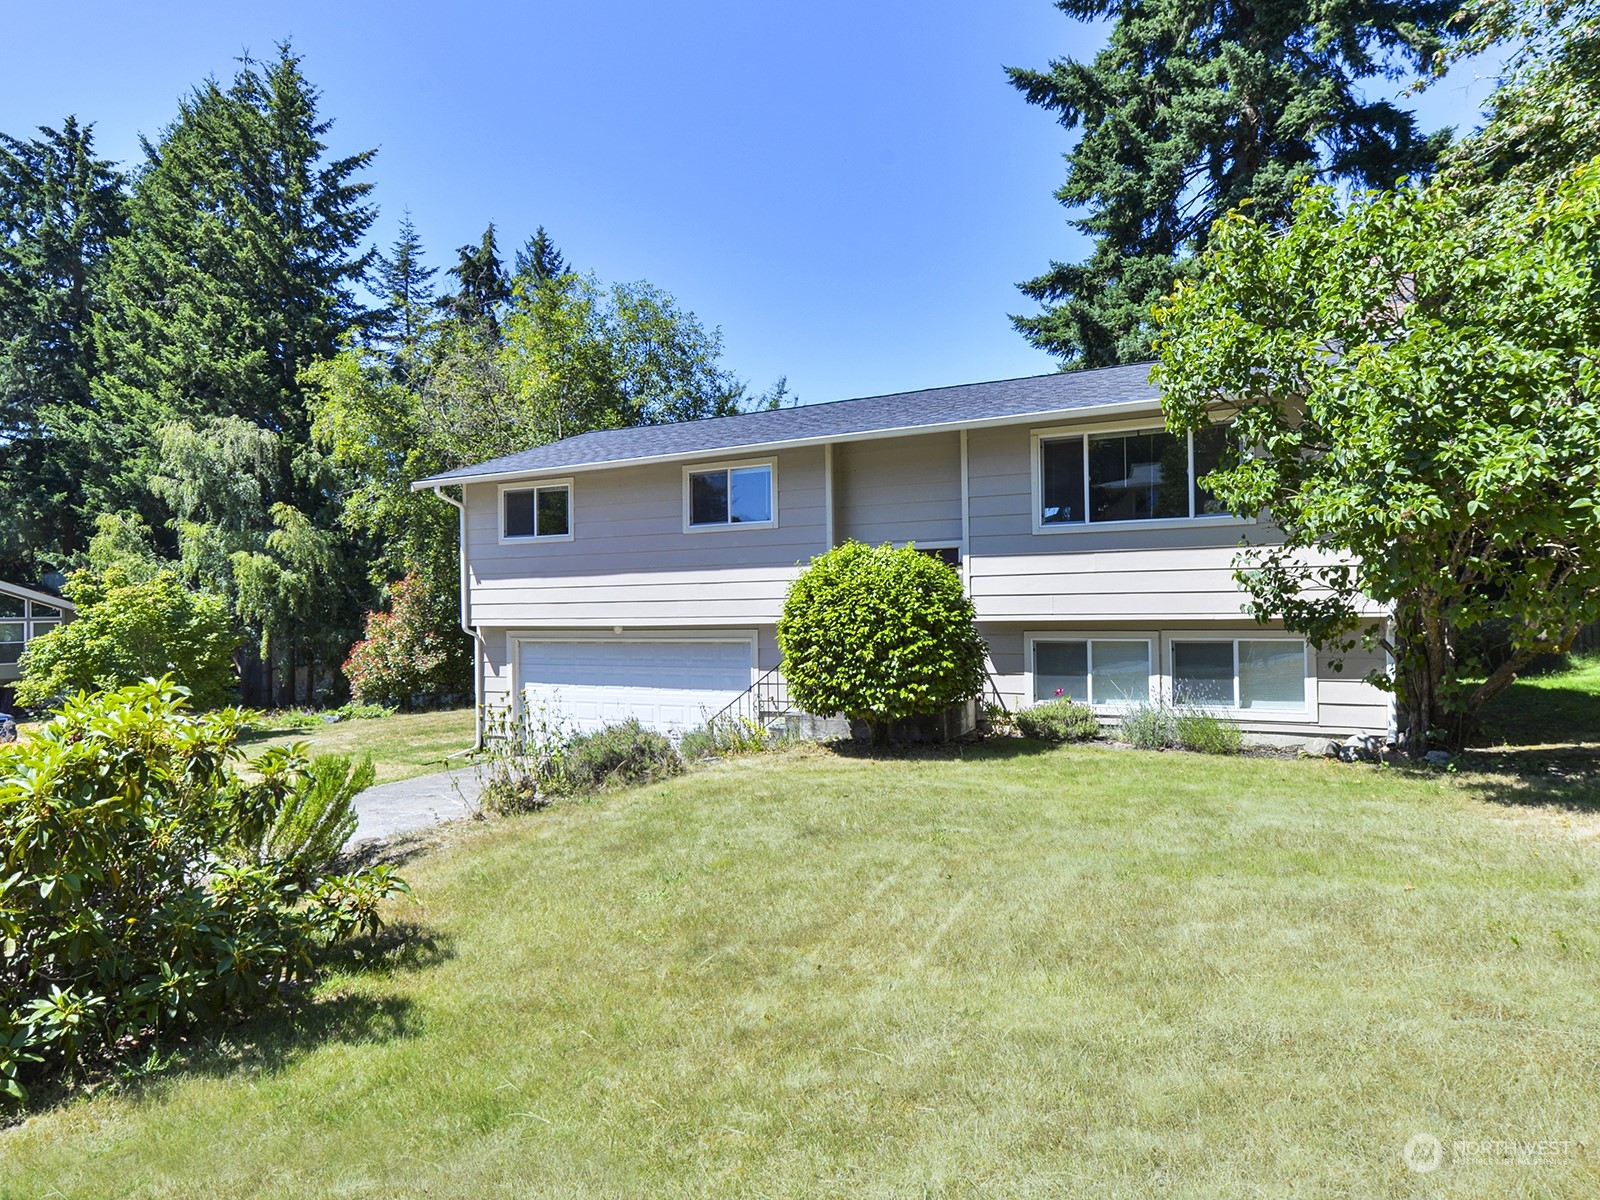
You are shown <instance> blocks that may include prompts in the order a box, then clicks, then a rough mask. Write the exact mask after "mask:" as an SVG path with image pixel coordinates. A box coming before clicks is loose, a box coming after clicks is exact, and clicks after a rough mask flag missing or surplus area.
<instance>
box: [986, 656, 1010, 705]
mask: <svg viewBox="0 0 1600 1200" xmlns="http://www.w3.org/2000/svg"><path fill="white" fill-rule="evenodd" d="M983 680H984V682H985V683H987V684H988V685H989V695H990V696H991V697H993V703H994V704H995V705H996V706H997V707H998V708H999V709H1000V711H1001V712H1003V713H1005V714H1006V715H1008V716H1009V715H1010V713H1011V710H1010V709H1009V708H1007V707H1006V698H1005V697H1004V696H1003V695H1001V694H1000V685H999V684H997V683H996V682H995V681H994V675H993V674H991V673H990V671H989V668H988V666H987V664H986V665H985V666H984V668H983Z"/></svg>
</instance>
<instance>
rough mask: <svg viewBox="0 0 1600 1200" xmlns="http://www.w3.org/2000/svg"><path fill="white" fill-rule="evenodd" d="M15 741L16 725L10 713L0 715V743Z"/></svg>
mask: <svg viewBox="0 0 1600 1200" xmlns="http://www.w3.org/2000/svg"><path fill="white" fill-rule="evenodd" d="M16 740H17V723H16V722H15V721H14V720H12V719H11V714H10V713H0V742H14V741H16Z"/></svg>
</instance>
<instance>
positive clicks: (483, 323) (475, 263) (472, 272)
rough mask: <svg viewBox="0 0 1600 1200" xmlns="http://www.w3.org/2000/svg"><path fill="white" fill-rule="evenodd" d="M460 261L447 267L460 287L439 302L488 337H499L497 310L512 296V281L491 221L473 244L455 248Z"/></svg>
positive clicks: (498, 314)
mask: <svg viewBox="0 0 1600 1200" xmlns="http://www.w3.org/2000/svg"><path fill="white" fill-rule="evenodd" d="M456 254H457V256H458V257H459V259H460V261H459V262H457V263H456V265H455V266H453V267H451V268H450V274H451V275H453V276H455V279H456V282H457V283H459V284H460V285H461V286H460V290H458V291H456V292H454V293H452V294H451V295H449V296H446V297H445V298H444V299H443V300H442V301H440V307H441V308H442V309H443V310H444V311H445V313H446V314H447V315H449V316H450V317H452V318H454V319H455V320H458V321H460V322H462V323H463V324H464V325H468V326H471V327H474V328H476V329H477V330H478V331H479V332H481V333H483V334H484V335H486V336H488V337H490V338H491V339H492V338H494V337H498V335H499V331H500V309H501V307H502V306H503V305H504V304H505V303H506V301H508V300H510V299H511V280H510V279H508V278H507V277H506V270H505V267H504V265H503V264H502V263H501V262H500V252H499V249H498V247H496V245H495V238H494V222H492V221H491V222H490V223H489V228H487V229H485V230H484V231H483V238H482V240H481V241H479V243H478V244H477V245H476V246H462V247H461V248H460V249H459V250H457V251H456Z"/></svg>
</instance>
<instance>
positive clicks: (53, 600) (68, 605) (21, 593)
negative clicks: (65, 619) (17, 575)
mask: <svg viewBox="0 0 1600 1200" xmlns="http://www.w3.org/2000/svg"><path fill="white" fill-rule="evenodd" d="M0 592H5V593H6V594H7V595H11V596H17V597H19V598H20V599H23V600H32V601H35V602H36V603H38V604H48V605H49V606H50V607H51V608H59V609H64V610H65V611H67V612H77V611H78V606H77V605H76V604H74V603H73V602H72V601H71V600H63V599H62V598H61V597H60V596H55V595H52V594H51V593H49V592H41V591H39V590H38V589H37V588H31V587H23V586H22V585H21V584H20V583H9V582H7V581H6V580H4V579H0Z"/></svg>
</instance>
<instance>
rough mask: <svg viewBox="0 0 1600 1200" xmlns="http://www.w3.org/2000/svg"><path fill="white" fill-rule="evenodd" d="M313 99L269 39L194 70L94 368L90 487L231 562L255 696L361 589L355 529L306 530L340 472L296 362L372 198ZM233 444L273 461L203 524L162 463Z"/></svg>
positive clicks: (352, 266)
mask: <svg viewBox="0 0 1600 1200" xmlns="http://www.w3.org/2000/svg"><path fill="white" fill-rule="evenodd" d="M317 99H318V95H317V91H316V89H315V88H313V87H312V86H311V84H310V83H309V82H308V81H307V80H306V78H305V76H304V75H303V74H302V73H301V70H300V59H299V58H298V57H297V56H296V55H294V54H293V52H292V51H291V50H290V48H289V47H288V46H282V47H280V48H279V51H278V55H277V57H276V58H275V59H274V60H273V61H271V62H270V63H267V64H258V63H255V62H252V61H249V60H246V61H244V62H243V63H242V64H241V66H240V69H239V71H238V73H237V75H236V76H235V78H234V80H233V81H232V83H231V85H229V86H227V87H223V86H222V85H220V84H218V83H216V82H215V81H212V82H208V83H206V84H205V85H203V86H202V87H200V88H198V89H197V90H196V91H195V92H194V93H193V94H192V95H191V96H190V97H188V98H187V99H186V100H184V101H182V102H181V104H180V107H179V114H178V118H177V119H176V120H175V121H174V122H173V123H172V124H171V125H169V126H168V127H167V128H166V129H165V130H164V131H163V132H162V135H161V137H160V139H159V141H157V142H154V143H151V142H149V141H147V142H146V143H145V162H144V164H143V165H142V166H141V168H140V170H139V172H138V175H137V177H136V179H135V182H134V187H133V193H132V197H131V199H130V202H129V231H128V234H127V236H125V237H123V238H121V239H119V240H118V241H117V243H116V244H115V245H114V248H113V252H112V255H111V261H110V266H109V269H108V272H107V283H106V305H105V307H106V314H105V319H104V322H103V323H102V330H103V345H104V347H105V351H106V358H107V364H108V369H107V370H106V371H104V372H103V373H102V375H101V376H100V377H99V378H98V379H97V380H96V383H95V387H94V393H95V398H96V400H97V403H98V405H99V408H100V412H99V414H98V416H99V420H98V421H97V424H96V428H95V438H96V446H95V450H96V453H97V458H98V461H99V462H100V463H101V464H102V470H101V472H100V474H99V475H98V477H97V478H96V479H95V481H94V483H93V484H92V485H91V493H92V494H91V499H93V500H96V501H97V502H98V504H99V505H100V506H101V507H102V508H103V509H104V510H107V511H116V510H121V509H135V510H138V511H140V512H143V513H144V514H146V515H147V517H148V520H149V524H150V525H151V526H152V527H153V528H158V529H165V530H166V531H167V534H168V544H169V546H176V548H177V549H179V551H180V552H181V553H183V554H184V555H185V557H186V558H194V557H195V556H196V548H197V547H198V548H203V549H206V550H207V552H208V553H210V554H211V555H212V557H213V558H214V559H215V560H216V561H217V562H218V563H220V562H222V561H226V562H227V563H228V564H229V565H230V566H231V568H232V575H233V583H234V585H235V590H234V603H235V610H236V612H235V615H236V616H237V617H238V619H239V620H240V622H241V625H243V626H244V627H245V628H247V629H249V630H251V631H254V632H259V634H260V640H259V642H258V644H259V645H260V655H261V660H262V663H261V665H264V666H265V667H266V668H267V670H266V671H265V672H259V673H258V672H257V671H256V670H255V666H256V664H250V663H247V664H246V666H247V667H249V668H251V670H250V673H249V675H248V676H247V680H246V694H247V696H250V697H251V698H262V697H264V696H273V697H277V698H281V697H282V695H283V691H282V681H283V680H285V679H286V678H287V679H292V678H293V674H294V670H295V668H296V667H298V666H304V665H307V663H308V662H309V661H311V659H313V658H316V656H317V655H318V654H319V653H320V654H322V655H324V656H325V657H322V658H319V659H317V661H320V662H323V663H327V662H328V661H330V659H331V658H332V657H334V656H336V655H337V654H339V653H340V652H341V649H342V646H341V645H340V643H342V645H348V644H349V641H350V640H351V638H352V637H353V636H354V633H355V631H356V630H357V629H358V628H359V623H360V612H361V601H362V600H363V599H365V598H366V597H365V596H363V595H361V594H360V592H359V590H358V589H359V587H360V581H361V579H362V576H363V575H364V571H363V569H362V565H363V564H362V563H361V561H360V560H361V558H362V557H363V555H364V547H363V546H361V545H360V544H358V543H356V542H353V541H351V540H349V539H343V538H335V537H332V536H331V535H325V534H322V533H319V532H318V531H326V530H330V529H333V528H334V527H335V525H336V523H337V521H338V512H339V505H340V503H341V496H342V492H343V490H344V483H343V481H342V480H341V479H340V478H339V477H338V476H337V474H336V473H335V472H334V471H333V469H332V466H331V464H330V463H329V462H328V460H327V459H325V458H323V457H322V455H320V454H319V453H318V452H317V450H316V448H315V447H314V446H313V445H312V444H311V414H310V412H309V409H308V405H307V399H306V394H305V390H304V388H305V385H304V384H303V383H302V372H303V371H305V370H306V369H307V368H308V367H311V366H312V365H313V364H315V363H317V362H320V361H323V360H325V359H329V358H332V357H334V356H335V355H336V354H337V353H338V351H339V347H340V344H341V342H342V341H343V340H344V339H345V338H346V337H347V336H349V335H351V334H352V333H353V332H355V331H358V330H361V329H363V328H364V327H365V325H366V323H367V313H366V311H365V310H364V309H363V308H362V307H361V305H360V304H359V303H358V301H357V299H356V288H357V286H358V285H359V284H361V283H362V281H363V280H364V278H365V276H366V272H367V270H368V268H369V266H370V265H371V261H372V258H373V254H372V252H370V251H367V252H363V250H362V249H361V246H362V243H363V241H364V239H365V236H366V233H367V230H368V228H369V227H370V226H371V224H372V220H373V215H374V212H373V209H372V207H371V205H370V204H369V203H368V202H367V195H368V192H369V191H370V188H371V185H370V184H368V183H366V182H362V181H361V180H359V179H358V175H359V174H360V172H361V171H362V170H363V169H364V168H365V167H366V166H367V165H368V163H369V162H370V161H371V159H372V154H373V152H372V151H366V152H363V153H358V154H354V155H350V156H348V157H344V158H333V159H330V158H329V156H328V153H327V145H326V143H325V141H324V138H325V137H326V135H327V132H328V129H329V127H330V125H331V122H330V121H328V120H326V119H324V118H321V117H320V116H319V115H318V112H317ZM227 419H231V420H227ZM190 428H192V429H193V430H197V431H199V432H198V433H196V434H191V435H189V436H188V437H187V438H184V437H180V436H178V433H181V431H183V430H185V429H190ZM175 431H177V432H175ZM185 446H187V447H189V449H191V450H193V453H192V454H188V453H187V452H186V454H185V455H184V456H180V457H179V459H177V460H174V458H173V452H174V451H175V449H182V448H183V447H185ZM228 446H247V447H252V449H251V453H253V454H254V453H257V452H258V451H259V453H260V454H265V455H268V456H269V457H270V461H269V462H266V463H264V464H262V465H260V467H259V469H258V471H257V476H258V485H257V488H256V490H257V491H258V493H259V497H258V503H256V504H254V505H253V506H250V507H249V512H250V513H251V514H253V515H252V516H251V518H250V520H249V522H248V525H249V527H248V528H242V529H232V528H226V529H224V528H221V527H218V528H216V529H212V530H209V531H208V530H207V528H206V527H207V526H208V525H215V524H216V522H215V521H214V520H213V519H212V517H210V516H208V515H207V511H208V510H200V509H195V508H193V506H192V505H191V504H190V503H189V502H188V500H186V499H184V497H186V496H192V494H193V493H194V489H193V488H192V487H190V486H189V485H188V484H182V485H181V486H180V483H178V482H173V481H181V480H183V479H184V478H185V477H186V475H187V474H189V473H194V474H195V476H196V478H201V477H204V478H210V477H212V476H214V475H215V474H216V472H215V470H214V469H213V468H207V467H205V464H204V463H203V462H201V461H200V460H202V459H206V460H215V462H221V461H224V460H225V459H226V454H225V453H224V451H225V450H226V449H227V447H228ZM213 467H214V463H213ZM202 468H203V469H202ZM163 480H165V481H166V483H162V482H161V481H163ZM153 481H155V486H151V485H152V482H153ZM224 551H225V552H226V553H225V554H224V553H223V552H224ZM219 569H220V568H219ZM352 581H353V582H354V583H355V585H356V586H355V587H352V586H351V583H352ZM313 633H315V635H316V636H315V637H313V636H312V634H313ZM314 643H321V645H320V648H319V646H318V645H316V644H314Z"/></svg>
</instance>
